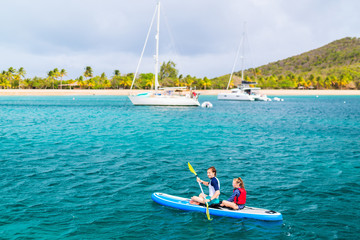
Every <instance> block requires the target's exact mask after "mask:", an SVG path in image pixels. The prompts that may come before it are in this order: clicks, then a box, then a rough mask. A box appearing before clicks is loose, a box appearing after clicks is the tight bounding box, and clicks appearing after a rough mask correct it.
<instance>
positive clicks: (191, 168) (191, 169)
mask: <svg viewBox="0 0 360 240" xmlns="http://www.w3.org/2000/svg"><path fill="white" fill-rule="evenodd" d="M188 166H189V169H190V172H192V173H193V174H195V176H197V174H196V172H195V170H194V169H193V167H192V166H191V164H190V162H188Z"/></svg>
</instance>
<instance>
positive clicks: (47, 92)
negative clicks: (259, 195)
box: [0, 89, 360, 96]
mask: <svg viewBox="0 0 360 240" xmlns="http://www.w3.org/2000/svg"><path fill="white" fill-rule="evenodd" d="M140 92H146V90H132V91H130V90H128V89H122V90H113V89H106V90H105V89H99V90H95V89H72V90H70V89H62V90H61V89H0V96H80V95H108V96H121V95H129V94H130V93H134V94H136V93H140ZM196 92H199V93H200V94H201V95H217V94H218V93H219V92H230V91H229V90H228V91H227V90H197V91H196ZM260 93H261V94H266V95H268V96H312V95H314V96H316V95H360V90H289V89H286V90H285V89H279V90H278V89H263V90H260Z"/></svg>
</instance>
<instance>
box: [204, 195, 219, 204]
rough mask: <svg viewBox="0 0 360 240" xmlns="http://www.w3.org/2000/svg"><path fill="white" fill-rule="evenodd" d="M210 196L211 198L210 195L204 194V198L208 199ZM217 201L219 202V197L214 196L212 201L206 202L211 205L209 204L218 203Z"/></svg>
mask: <svg viewBox="0 0 360 240" xmlns="http://www.w3.org/2000/svg"><path fill="white" fill-rule="evenodd" d="M210 198H211V197H210V196H206V199H210ZM219 203H220V200H219V198H215V199H213V200H212V201H210V202H208V204H209V205H211V204H219Z"/></svg>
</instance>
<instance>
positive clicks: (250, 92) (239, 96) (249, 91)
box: [218, 26, 271, 101]
mask: <svg viewBox="0 0 360 240" xmlns="http://www.w3.org/2000/svg"><path fill="white" fill-rule="evenodd" d="M244 29H245V26H244ZM244 42H245V30H244V32H243V37H242V39H241V42H240V44H239V48H238V50H237V53H236V57H235V62H234V65H233V69H232V71H231V74H230V78H229V83H228V85H227V88H226V90H229V86H230V83H231V79H232V76H233V73H234V69H235V65H236V62H237V59H238V56H239V52H240V48H241V46H242V56H241V60H242V61H241V84H240V85H239V86H238V87H237V88H234V89H231V92H230V93H219V94H218V100H230V101H271V99H270V98H268V97H267V96H266V95H261V94H260V93H259V90H260V88H258V87H252V86H251V85H256V84H257V83H256V82H250V81H244Z"/></svg>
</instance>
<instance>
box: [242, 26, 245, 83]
mask: <svg viewBox="0 0 360 240" xmlns="http://www.w3.org/2000/svg"><path fill="white" fill-rule="evenodd" d="M245 27H246V22H244V31H243V37H242V39H243V41H242V56H241V83H242V81H244V56H245Z"/></svg>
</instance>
